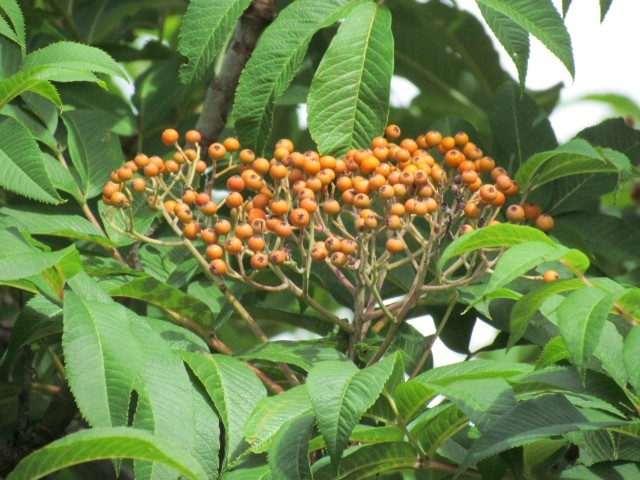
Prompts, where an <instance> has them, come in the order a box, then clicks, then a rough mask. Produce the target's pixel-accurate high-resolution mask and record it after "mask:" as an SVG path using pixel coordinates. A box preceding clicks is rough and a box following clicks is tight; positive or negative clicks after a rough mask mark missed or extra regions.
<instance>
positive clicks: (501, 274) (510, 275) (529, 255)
mask: <svg viewBox="0 0 640 480" xmlns="http://www.w3.org/2000/svg"><path fill="white" fill-rule="evenodd" d="M569 252H570V250H568V249H567V248H565V247H563V246H562V245H555V244H554V245H549V244H547V243H543V242H538V241H534V242H526V243H520V244H518V245H514V246H513V247H511V248H509V249H507V250H506V251H505V252H504V253H503V254H502V256H501V257H500V260H498V263H497V265H496V266H495V268H494V271H493V274H492V275H491V280H489V283H488V285H487V290H486V293H490V292H493V291H495V290H497V289H498V288H501V287H504V286H505V285H507V284H508V283H510V282H511V281H513V280H515V279H516V278H518V277H519V276H520V275H523V274H525V273H526V272H528V271H529V270H531V269H533V268H534V267H535V266H536V265H540V264H541V263H544V262H550V261H553V260H558V259H559V258H563V257H565V256H567V253H569ZM587 265H588V261H587Z"/></svg>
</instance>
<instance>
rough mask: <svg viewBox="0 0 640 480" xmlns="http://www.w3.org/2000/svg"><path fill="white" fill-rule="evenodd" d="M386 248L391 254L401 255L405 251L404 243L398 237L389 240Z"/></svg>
mask: <svg viewBox="0 0 640 480" xmlns="http://www.w3.org/2000/svg"><path fill="white" fill-rule="evenodd" d="M386 248H387V251H388V252H389V253H400V252H402V251H404V241H403V240H402V239H401V238H398V237H391V238H390V239H389V240H387V245H386Z"/></svg>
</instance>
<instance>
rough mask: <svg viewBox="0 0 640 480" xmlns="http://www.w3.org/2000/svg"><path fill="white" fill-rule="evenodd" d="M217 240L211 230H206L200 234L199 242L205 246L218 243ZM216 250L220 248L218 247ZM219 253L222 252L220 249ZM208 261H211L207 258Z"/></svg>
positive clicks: (215, 234)
mask: <svg viewBox="0 0 640 480" xmlns="http://www.w3.org/2000/svg"><path fill="white" fill-rule="evenodd" d="M218 238H219V237H218V234H217V233H216V231H215V230H214V229H213V228H206V229H204V230H203V231H202V232H200V240H202V241H203V242H204V243H206V244H207V245H212V244H214V243H218ZM218 248H220V247H219V246H218ZM220 252H222V249H220ZM207 258H208V257H207ZM218 258H220V257H218ZM209 260H211V258H209Z"/></svg>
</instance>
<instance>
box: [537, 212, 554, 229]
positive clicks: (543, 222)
mask: <svg viewBox="0 0 640 480" xmlns="http://www.w3.org/2000/svg"><path fill="white" fill-rule="evenodd" d="M553 225H554V221H553V217H552V216H551V215H548V214H546V213H542V214H540V215H539V216H538V218H536V227H538V228H539V229H540V230H542V231H543V232H548V231H549V230H551V229H552V228H553Z"/></svg>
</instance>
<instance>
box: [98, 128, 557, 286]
mask: <svg viewBox="0 0 640 480" xmlns="http://www.w3.org/2000/svg"><path fill="white" fill-rule="evenodd" d="M400 137H401V131H400V128H399V127H398V126H396V125H389V126H388V127H387V128H386V130H385V135H384V136H380V137H376V138H374V139H373V140H372V141H371V145H370V148H368V149H361V150H350V151H349V152H347V153H346V155H344V156H342V157H334V156H331V155H320V154H318V153H317V152H315V151H307V152H304V153H301V152H298V151H295V147H294V145H293V143H292V142H291V141H289V140H287V139H282V140H280V141H278V142H277V143H276V145H275V150H274V153H273V157H272V158H271V159H270V160H269V159H266V158H262V157H257V156H256V155H255V154H254V152H252V151H251V150H249V149H243V150H241V148H240V144H239V142H238V141H237V140H236V139H234V138H227V139H226V140H224V142H222V143H213V144H211V145H210V146H209V147H208V149H207V154H208V157H209V158H210V160H211V163H208V162H205V161H204V160H203V159H202V156H201V149H200V146H199V142H200V140H201V138H200V134H199V133H198V132H197V131H195V130H191V131H189V132H187V133H186V135H185V140H186V143H187V144H188V145H187V147H186V148H184V149H183V148H181V146H180V145H179V135H178V133H177V132H176V131H175V130H172V129H169V130H165V131H164V132H163V134H162V141H163V142H164V143H165V144H166V145H168V146H174V147H175V148H176V152H175V154H174V155H173V157H172V158H169V159H167V160H163V159H162V158H160V157H158V156H152V157H147V156H146V155H144V154H142V153H141V154H138V155H137V156H136V157H135V158H134V159H133V160H131V161H129V162H127V163H126V164H125V165H124V166H123V167H121V168H119V169H117V170H114V171H113V173H112V174H111V179H110V181H109V182H108V183H107V184H106V185H105V187H104V191H103V201H104V202H105V203H106V204H107V205H110V206H112V207H115V208H116V209H120V208H127V207H129V206H130V205H131V203H132V202H133V195H135V194H136V193H137V194H143V195H146V201H147V202H148V204H149V206H150V208H154V209H158V210H161V211H163V213H164V215H165V217H166V218H167V219H168V220H170V221H171V222H173V224H174V226H179V227H180V230H181V232H182V234H183V235H184V237H185V238H187V239H189V240H193V241H195V240H200V241H201V242H202V244H204V245H202V248H203V253H204V255H205V256H206V258H207V259H208V261H210V266H209V269H210V271H211V272H212V273H213V274H214V275H224V274H226V273H228V274H231V275H233V276H236V277H238V278H249V275H247V270H248V269H249V267H250V268H251V270H252V272H253V271H259V270H262V269H265V268H267V267H269V266H270V265H271V266H273V267H274V268H277V267H278V266H280V265H283V264H285V263H291V264H292V265H295V264H298V263H299V262H300V261H302V264H303V265H305V261H308V262H328V263H329V264H330V266H331V267H333V268H347V269H349V268H351V269H355V268H358V266H360V265H362V263H363V262H365V263H368V264H369V265H370V267H372V268H375V266H376V264H378V265H379V264H380V262H386V261H388V260H389V258H390V257H391V256H392V255H393V254H399V253H402V252H405V253H406V254H407V255H408V256H409V257H411V256H412V255H413V253H415V252H416V251H417V250H418V249H422V251H425V250H427V249H428V250H429V251H435V250H436V249H437V247H438V246H439V245H440V243H441V242H443V241H449V240H451V239H452V238H455V237H456V236H458V235H463V234H465V233H468V232H470V231H472V230H474V229H476V228H481V227H483V226H488V225H491V224H494V223H496V222H498V220H497V217H498V215H499V212H500V210H501V207H502V206H503V205H504V204H505V202H506V201H507V198H509V197H515V196H516V195H517V194H518V193H519V187H518V184H517V183H516V182H515V181H514V180H512V179H511V178H510V177H509V175H508V173H507V172H506V171H505V170H504V169H503V168H500V167H496V165H495V162H494V160H493V159H492V158H491V157H488V156H485V155H484V153H483V151H482V150H481V149H480V148H479V147H478V146H477V145H475V144H474V143H472V142H471V141H470V140H469V137H468V135H467V134H466V133H464V132H459V133H457V134H455V135H454V136H444V137H443V135H442V134H440V133H439V132H437V131H430V132H428V133H426V134H424V135H420V136H419V137H418V138H416V139H411V138H404V139H400ZM222 177H224V178H226V189H220V188H219V187H220V186H219V185H217V183H218V182H215V180H217V179H219V178H220V179H221V180H224V178H222ZM215 198H219V201H218V202H216V201H215V200H214V199H215ZM504 215H505V217H506V219H507V220H508V221H509V222H513V223H520V222H530V223H532V224H534V225H535V226H537V227H538V228H540V229H542V230H544V231H548V230H550V229H551V228H552V227H553V219H552V217H551V216H549V215H546V214H543V213H541V211H540V208H539V206H537V205H535V204H533V203H526V204H522V205H521V204H518V203H515V202H513V203H512V204H511V205H509V206H508V207H507V208H506V209H505V211H504ZM131 228H132V225H131ZM433 246H435V247H436V248H435V249H434V248H431V247H433ZM385 250H386V252H385ZM412 252H413V253H412ZM232 258H236V260H235V261H233V262H232V261H231V259H232ZM307 265H309V263H307Z"/></svg>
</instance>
